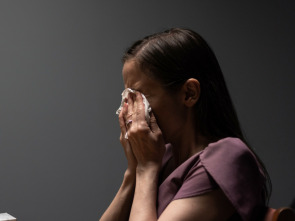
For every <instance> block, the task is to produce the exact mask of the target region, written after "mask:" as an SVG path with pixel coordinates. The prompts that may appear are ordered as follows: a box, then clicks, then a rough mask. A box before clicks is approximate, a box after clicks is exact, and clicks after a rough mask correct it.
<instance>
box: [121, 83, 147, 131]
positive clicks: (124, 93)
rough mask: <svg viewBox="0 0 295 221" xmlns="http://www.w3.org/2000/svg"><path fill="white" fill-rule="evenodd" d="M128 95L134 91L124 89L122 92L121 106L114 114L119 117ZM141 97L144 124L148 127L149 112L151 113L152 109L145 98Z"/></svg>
mask: <svg viewBox="0 0 295 221" xmlns="http://www.w3.org/2000/svg"><path fill="white" fill-rule="evenodd" d="M129 93H135V90H132V89H130V88H126V89H125V90H124V91H123V92H122V94H121V95H122V101H121V106H120V107H119V109H118V110H117V111H116V114H117V115H119V114H120V112H121V110H122V108H123V105H124V100H125V98H128V94H129ZM141 96H142V100H143V103H144V109H145V119H146V122H147V123H148V125H149V124H150V112H151V111H152V108H151V107H150V104H149V102H148V100H147V99H146V97H145V96H144V95H143V94H141Z"/></svg>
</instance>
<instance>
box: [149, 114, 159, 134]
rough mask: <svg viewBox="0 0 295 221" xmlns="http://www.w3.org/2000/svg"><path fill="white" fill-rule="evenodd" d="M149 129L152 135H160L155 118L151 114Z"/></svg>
mask: <svg viewBox="0 0 295 221" xmlns="http://www.w3.org/2000/svg"><path fill="white" fill-rule="evenodd" d="M150 116H151V118H150V128H151V131H152V132H153V133H161V129H160V128H159V126H158V123H157V120H156V117H155V115H154V113H153V112H151V113H150Z"/></svg>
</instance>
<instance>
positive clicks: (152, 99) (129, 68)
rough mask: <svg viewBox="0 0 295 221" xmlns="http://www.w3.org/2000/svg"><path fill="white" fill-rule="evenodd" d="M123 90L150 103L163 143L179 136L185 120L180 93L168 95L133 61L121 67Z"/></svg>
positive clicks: (167, 92)
mask: <svg viewBox="0 0 295 221" xmlns="http://www.w3.org/2000/svg"><path fill="white" fill-rule="evenodd" d="M122 72H123V80H124V86H125V88H131V89H133V90H136V91H139V92H141V93H142V94H144V95H145V96H146V98H147V100H148V102H149V103H150V106H151V108H152V111H153V113H154V115H155V117H156V120H157V123H158V125H159V127H160V129H161V131H162V134H163V136H164V139H165V142H166V143H168V142H170V141H171V138H177V137H178V136H180V132H181V126H182V124H183V122H185V119H183V118H184V117H185V116H184V115H185V106H184V105H183V104H182V102H181V93H178V92H174V93H169V91H167V90H166V89H165V88H163V87H162V86H161V85H160V83H159V82H158V81H157V80H155V79H153V78H150V77H148V76H147V75H146V74H145V73H143V72H142V71H141V69H140V68H139V66H138V64H137V63H136V62H135V61H134V60H130V61H126V62H125V64H124V66H123V71H122Z"/></svg>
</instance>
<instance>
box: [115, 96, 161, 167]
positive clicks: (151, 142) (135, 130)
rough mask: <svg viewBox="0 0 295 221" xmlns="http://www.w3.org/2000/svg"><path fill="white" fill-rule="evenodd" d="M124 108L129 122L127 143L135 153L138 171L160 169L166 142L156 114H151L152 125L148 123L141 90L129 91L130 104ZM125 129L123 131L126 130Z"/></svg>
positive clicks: (126, 127) (126, 119) (127, 125)
mask: <svg viewBox="0 0 295 221" xmlns="http://www.w3.org/2000/svg"><path fill="white" fill-rule="evenodd" d="M124 108H125V110H124V111H123V113H122V115H123V118H124V120H125V122H127V123H126V125H125V128H124V129H125V130H126V132H127V136H128V142H127V143H129V145H130V146H131V149H132V151H131V152H133V154H134V155H132V157H133V156H134V157H135V159H136V162H137V171H138V170H139V171H145V170H148V169H156V170H157V171H159V169H160V167H161V162H162V158H163V155H164V153H165V142H164V139H163V136H162V132H161V130H160V128H159V127H158V124H157V122H156V118H155V116H154V115H153V113H152V114H151V119H150V125H148V123H147V121H146V119H145V107H144V103H143V98H142V96H141V94H140V93H139V92H136V93H135V94H133V93H129V95H128V105H125V106H124ZM126 110H127V111H126ZM125 130H121V131H122V132H125ZM122 135H123V134H121V136H122ZM122 142H123V143H124V142H125V141H122ZM130 146H128V147H129V148H130ZM132 162H133V159H132Z"/></svg>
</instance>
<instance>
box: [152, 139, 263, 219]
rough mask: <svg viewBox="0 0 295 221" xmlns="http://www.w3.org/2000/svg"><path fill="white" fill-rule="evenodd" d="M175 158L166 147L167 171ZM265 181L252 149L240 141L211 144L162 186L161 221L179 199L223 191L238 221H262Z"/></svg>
mask: <svg viewBox="0 0 295 221" xmlns="http://www.w3.org/2000/svg"><path fill="white" fill-rule="evenodd" d="M171 157H172V146H171V145H169V144H168V145H166V153H165V155H164V158H163V168H164V167H165V165H166V164H167V162H168V161H169V159H171ZM264 183H265V177H264V175H263V172H262V171H261V169H260V167H259V164H258V161H257V160H256V158H255V156H254V154H253V153H252V152H251V151H250V150H249V148H248V147H247V146H246V145H245V144H244V143H243V142H242V141H241V140H240V139H238V138H224V139H221V140H219V141H217V142H215V143H210V144H209V145H208V146H207V147H206V148H205V149H204V150H202V151H200V152H198V153H197V154H195V155H193V156H192V157H190V158H189V159H187V160H186V161H185V162H184V163H182V164H181V165H180V166H179V167H177V168H176V169H175V170H174V171H173V172H172V173H171V174H170V175H169V176H168V177H167V178H166V179H165V180H164V181H163V182H162V183H161V184H160V186H159V190H158V202H157V206H158V207H157V208H158V217H159V216H160V215H161V213H162V212H163V211H164V210H165V208H166V207H167V206H168V204H169V203H170V202H171V201H173V200H177V199H181V198H188V197H193V196H198V195H201V194H204V193H207V192H210V191H212V190H213V189H218V188H220V189H221V190H222V191H223V192H224V194H225V195H226V197H227V198H228V199H229V200H230V202H231V203H232V205H233V207H234V208H235V210H236V212H237V214H236V215H237V216H235V217H236V218H237V217H238V216H239V217H240V218H239V219H242V220H258V217H260V215H261V211H264V208H265V205H264V197H263V185H264Z"/></svg>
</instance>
